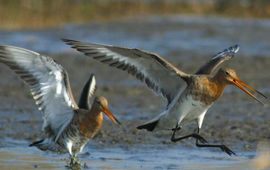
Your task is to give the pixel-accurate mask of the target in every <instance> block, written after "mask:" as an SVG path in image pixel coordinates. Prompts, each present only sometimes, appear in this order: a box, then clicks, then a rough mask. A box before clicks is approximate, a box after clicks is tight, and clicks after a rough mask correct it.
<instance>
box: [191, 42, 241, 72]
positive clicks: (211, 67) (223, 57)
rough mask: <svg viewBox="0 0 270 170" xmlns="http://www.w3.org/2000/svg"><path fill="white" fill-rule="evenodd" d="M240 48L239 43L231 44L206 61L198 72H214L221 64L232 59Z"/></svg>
mask: <svg viewBox="0 0 270 170" xmlns="http://www.w3.org/2000/svg"><path fill="white" fill-rule="evenodd" d="M238 50H239V46H238V45H234V46H231V47H229V48H227V49H225V50H223V51H222V52H219V53H217V54H216V55H215V56H213V57H212V58H211V59H210V60H209V61H208V62H207V63H205V64H204V65H203V66H202V67H201V68H200V69H199V70H198V71H197V72H196V74H212V73H214V72H215V71H216V70H217V68H219V67H220V66H221V64H222V63H224V62H225V61H227V60H230V59H231V58H232V57H233V56H234V54H236V53H237V52H238Z"/></svg>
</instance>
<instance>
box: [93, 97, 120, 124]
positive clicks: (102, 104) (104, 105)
mask: <svg viewBox="0 0 270 170" xmlns="http://www.w3.org/2000/svg"><path fill="white" fill-rule="evenodd" d="M94 105H95V106H96V107H97V108H98V109H99V110H100V111H101V112H103V113H105V114H106V116H108V118H109V119H111V120H112V121H113V122H114V123H116V124H121V123H120V122H119V121H118V120H117V118H116V117H115V116H114V114H113V113H112V112H111V111H110V110H109V106H108V100H107V99H106V98H105V97H103V96H98V97H96V98H95V100H94Z"/></svg>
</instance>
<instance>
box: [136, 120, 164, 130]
mask: <svg viewBox="0 0 270 170" xmlns="http://www.w3.org/2000/svg"><path fill="white" fill-rule="evenodd" d="M158 122H159V120H156V121H154V122H150V123H146V124H143V125H141V126H138V127H137V129H146V130H147V131H153V130H154V129H155V128H156V126H157V124H158Z"/></svg>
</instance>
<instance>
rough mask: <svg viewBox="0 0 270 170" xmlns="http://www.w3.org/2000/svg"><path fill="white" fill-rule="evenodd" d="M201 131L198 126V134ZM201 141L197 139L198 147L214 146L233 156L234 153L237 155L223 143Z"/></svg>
mask: <svg viewBox="0 0 270 170" xmlns="http://www.w3.org/2000/svg"><path fill="white" fill-rule="evenodd" d="M199 133H200V129H199V128H198V130H197V134H198V135H199ZM199 142H201V141H200V140H198V139H196V146H197V147H212V148H220V149H221V150H222V151H223V152H225V153H227V154H228V155H230V156H232V155H236V154H235V153H234V152H233V151H232V150H231V149H229V148H228V147H227V146H226V145H222V144H219V145H217V144H204V143H203V142H202V143H199Z"/></svg>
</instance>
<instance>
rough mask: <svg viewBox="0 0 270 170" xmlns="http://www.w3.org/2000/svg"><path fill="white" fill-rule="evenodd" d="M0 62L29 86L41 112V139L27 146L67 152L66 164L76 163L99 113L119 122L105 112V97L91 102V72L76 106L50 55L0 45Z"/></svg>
mask: <svg viewBox="0 0 270 170" xmlns="http://www.w3.org/2000/svg"><path fill="white" fill-rule="evenodd" d="M0 62H1V63H4V64H6V65H7V66H8V67H9V68H10V69H12V70H13V71H14V72H15V73H16V74H17V75H19V76H20V77H21V78H22V79H23V80H24V81H25V82H26V84H28V85H29V87H30V90H31V94H32V95H33V98H34V100H35V102H36V104H37V105H38V108H39V110H41V111H42V112H43V113H44V116H43V119H44V122H43V128H42V130H43V131H44V135H45V138H44V139H42V140H39V141H36V142H33V143H32V144H31V145H30V146H36V147H37V148H39V149H40V150H49V151H54V152H69V154H70V157H71V161H70V165H76V164H79V162H78V161H77V154H78V153H79V152H81V151H82V149H83V148H84V146H85V145H86V144H87V142H88V141H89V139H91V138H92V137H93V136H94V135H95V134H96V133H97V132H98V130H99V129H100V128H101V125H102V122H103V115H102V112H103V113H105V114H106V115H107V116H108V117H109V118H110V119H111V120H112V121H113V122H114V123H118V124H119V121H118V120H117V119H116V117H115V116H114V115H113V114H112V112H110V111H109V109H108V101H107V99H106V98H105V97H102V96H100V97H95V98H94V101H93V104H92V105H91V103H90V101H91V98H92V97H93V95H94V91H95V88H96V81H95V77H94V76H93V75H91V77H90V79H89V80H88V82H87V83H86V85H85V87H84V89H83V91H82V95H81V99H80V102H79V106H77V104H76V102H75V101H74V98H73V94H72V92H71V88H70V84H69V78H68V74H67V72H66V71H65V69H64V68H63V67H62V66H61V65H59V64H57V63H56V62H55V61H54V60H53V59H52V58H50V57H47V56H43V55H40V54H38V53H36V52H33V51H30V50H27V49H23V48H18V47H14V46H4V45H3V46H0Z"/></svg>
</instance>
